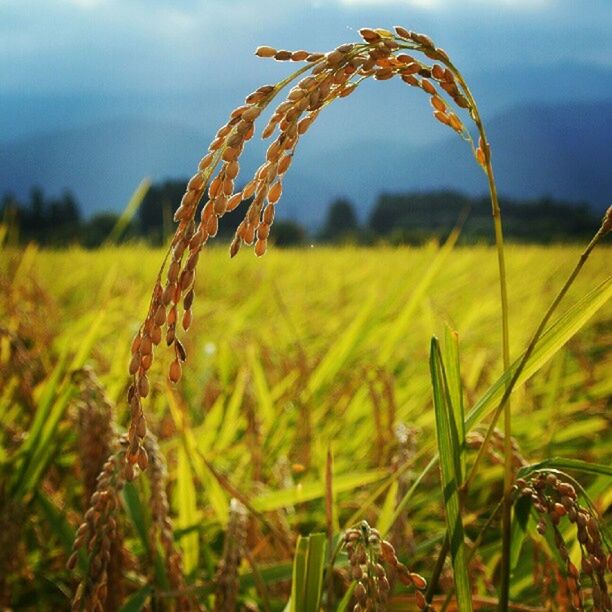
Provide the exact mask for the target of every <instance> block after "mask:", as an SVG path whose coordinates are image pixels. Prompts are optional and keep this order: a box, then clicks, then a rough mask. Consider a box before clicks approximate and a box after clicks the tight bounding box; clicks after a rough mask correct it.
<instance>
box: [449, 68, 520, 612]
mask: <svg viewBox="0 0 612 612" xmlns="http://www.w3.org/2000/svg"><path fill="white" fill-rule="evenodd" d="M449 67H450V69H451V70H452V71H453V72H454V73H455V76H456V77H457V80H458V82H459V84H460V85H461V87H462V89H463V90H464V92H465V94H466V97H467V99H468V101H469V102H470V106H471V108H472V118H473V119H474V123H475V124H476V127H477V128H478V133H479V134H480V140H481V148H482V152H483V154H484V159H485V165H484V171H485V173H486V175H487V181H488V184H489V195H490V199H491V211H492V214H493V227H494V231H495V247H496V250H497V266H498V274H499V290H500V297H501V319H502V361H503V366H504V371H507V370H508V368H509V367H510V329H509V327H510V326H509V323H508V311H509V309H508V284H507V276H506V258H505V253H504V234H503V229H502V218H501V208H500V206H499V199H498V197H497V186H496V184H495V177H494V175H493V165H492V163H491V147H490V146H489V141H488V140H487V134H486V131H485V127H484V124H483V122H482V119H481V118H480V113H479V112H478V106H477V105H476V101H475V100H474V96H473V95H472V92H471V91H470V88H469V87H468V85H467V83H466V82H465V79H464V78H463V75H462V74H461V72H460V71H459V70H458V69H457V68H456V67H455V66H454V65H453V64H452V62H449ZM507 391H508V385H507V386H506V392H507ZM509 396H510V394H509V393H508V397H509ZM503 410H504V499H506V500H508V499H509V493H510V491H511V490H512V443H511V442H512V412H511V407H510V401H506V402H505V403H504V408H503ZM485 444H488V440H487V441H486V442H485ZM483 446H484V445H483ZM464 486H465V488H467V483H466V484H465V485H464ZM511 513H512V506H511V505H510V503H509V502H506V503H504V505H503V509H502V568H501V585H500V596H499V609H500V610H504V611H506V610H507V609H508V594H509V587H510V536H511Z"/></svg>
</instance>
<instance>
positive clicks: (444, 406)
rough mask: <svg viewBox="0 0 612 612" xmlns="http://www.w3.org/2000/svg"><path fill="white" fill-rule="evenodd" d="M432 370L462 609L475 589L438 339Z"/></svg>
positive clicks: (456, 443) (446, 503)
mask: <svg viewBox="0 0 612 612" xmlns="http://www.w3.org/2000/svg"><path fill="white" fill-rule="evenodd" d="M430 370H431V379H432V385H433V398H434V411H435V416H436V437H437V441H438V453H439V455H440V472H441V476H442V495H443V498H444V506H445V511H446V524H447V530H448V534H449V545H450V553H451V559H452V562H453V575H454V581H455V588H456V590H457V605H458V606H459V609H460V610H466V611H468V612H469V611H470V610H471V609H472V592H471V588H470V581H469V570H468V565H467V557H466V548H465V541H464V540H465V537H464V531H463V522H462V520H461V501H460V497H459V490H460V487H461V483H462V475H461V458H460V455H461V449H460V447H459V436H458V431H457V425H456V423H455V416H454V412H453V408H452V405H451V400H450V397H449V392H448V384H447V381H446V375H445V369H444V363H443V361H442V354H441V352H440V346H439V343H438V340H437V339H436V338H435V337H434V338H432V341H431V352H430Z"/></svg>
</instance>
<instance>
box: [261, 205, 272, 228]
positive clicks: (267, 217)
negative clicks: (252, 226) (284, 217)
mask: <svg viewBox="0 0 612 612" xmlns="http://www.w3.org/2000/svg"><path fill="white" fill-rule="evenodd" d="M274 209H275V207H274V205H273V204H270V205H269V206H266V209H265V210H264V213H263V222H264V224H265V225H272V222H273V221H274Z"/></svg>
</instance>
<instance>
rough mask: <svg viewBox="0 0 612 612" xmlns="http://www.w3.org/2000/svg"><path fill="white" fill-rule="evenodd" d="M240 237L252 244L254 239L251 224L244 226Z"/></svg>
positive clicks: (253, 228) (253, 229)
mask: <svg viewBox="0 0 612 612" xmlns="http://www.w3.org/2000/svg"><path fill="white" fill-rule="evenodd" d="M242 239H243V240H244V242H245V243H246V244H253V241H254V240H255V227H254V226H253V225H247V226H245V228H244V234H243V238H242Z"/></svg>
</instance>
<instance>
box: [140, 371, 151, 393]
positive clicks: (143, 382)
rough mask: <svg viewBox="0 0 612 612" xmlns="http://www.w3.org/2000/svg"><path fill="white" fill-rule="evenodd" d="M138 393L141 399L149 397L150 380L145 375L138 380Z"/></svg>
mask: <svg viewBox="0 0 612 612" xmlns="http://www.w3.org/2000/svg"><path fill="white" fill-rule="evenodd" d="M138 393H139V394H140V397H147V395H149V379H148V378H147V377H146V375H144V374H143V375H142V376H141V377H140V378H139V379H138Z"/></svg>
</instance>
